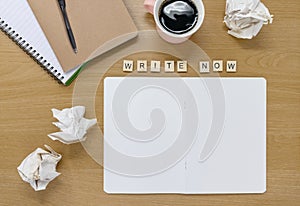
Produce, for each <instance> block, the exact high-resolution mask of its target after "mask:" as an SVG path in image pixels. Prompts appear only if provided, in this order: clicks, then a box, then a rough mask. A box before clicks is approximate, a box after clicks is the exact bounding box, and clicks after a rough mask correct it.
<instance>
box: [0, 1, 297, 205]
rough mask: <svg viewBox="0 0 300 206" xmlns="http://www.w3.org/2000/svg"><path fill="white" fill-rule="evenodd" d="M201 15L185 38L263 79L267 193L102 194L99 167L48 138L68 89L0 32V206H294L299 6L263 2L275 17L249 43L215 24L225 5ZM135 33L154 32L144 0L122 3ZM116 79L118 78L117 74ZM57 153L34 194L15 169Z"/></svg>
mask: <svg viewBox="0 0 300 206" xmlns="http://www.w3.org/2000/svg"><path fill="white" fill-rule="evenodd" d="M203 1H204V4H205V8H206V16H205V21H204V24H203V26H202V28H201V30H200V31H199V32H198V33H197V34H195V35H194V36H193V37H192V39H191V40H192V41H194V42H195V43H197V44H198V45H199V46H200V47H201V48H202V49H203V50H204V51H205V52H206V53H207V54H208V55H209V56H210V58H211V59H216V58H218V59H224V60H227V59H236V60H237V61H238V72H237V73H236V74H231V75H228V74H226V73H225V72H223V73H222V74H221V76H262V77H265V78H266V79H267V81H268V107H267V111H268V114H267V192H266V193H265V194H259V195H108V194H105V193H104V192H103V189H102V185H103V169H102V167H101V166H100V165H98V164H96V163H95V162H94V161H93V160H92V159H91V158H90V157H89V156H88V155H87V153H86V152H85V150H84V149H83V148H82V146H81V144H74V145H70V146H67V145H63V144H61V143H59V142H54V141H51V140H50V139H49V138H48V137H47V134H49V133H51V132H53V131H56V128H55V127H54V126H52V125H51V122H52V121H53V120H54V119H53V118H52V115H51V112H50V109H51V108H54V107H55V108H65V107H70V106H71V105H72V91H73V87H74V84H73V85H72V86H70V87H64V86H62V85H58V84H56V83H55V82H54V81H53V80H52V79H51V78H49V76H48V75H47V74H46V73H45V72H43V71H42V70H41V69H40V67H39V66H38V65H37V64H36V63H35V62H34V61H33V60H32V59H30V58H29V57H28V56H27V55H26V54H25V53H23V52H22V51H21V50H20V49H19V48H18V47H17V46H16V45H15V44H14V43H13V42H12V41H11V40H10V39H9V38H7V36H5V35H4V34H3V33H1V32H0V70H1V73H0V141H1V146H0V148H1V150H0V156H1V160H0V161H1V162H0V163H1V164H0V176H1V181H0V205H114V206H118V205H131V206H134V205H136V206H139V205H157V206H158V205H164V206H167V205H231V206H233V205H300V49H299V46H300V29H299V25H300V3H299V1H298V0H276V1H271V0H264V1H263V2H264V3H265V4H266V5H267V6H268V8H269V9H270V11H271V13H272V14H274V15H275V18H274V22H273V24H272V25H266V26H264V28H263V29H262V31H261V33H260V34H259V35H258V36H257V37H256V38H255V39H253V40H237V39H235V38H233V37H231V36H229V35H228V34H227V33H226V31H227V29H226V28H225V26H224V24H223V23H222V19H223V16H224V8H225V0H215V1H209V0H203ZM125 3H126V5H127V7H128V9H129V11H130V12H131V14H132V16H133V18H134V21H135V23H136V25H137V27H138V28H139V29H140V30H144V29H154V22H153V19H152V17H151V16H150V15H148V14H146V13H145V12H144V10H143V6H142V4H143V1H142V0H139V1H136V0H125ZM120 74H122V72H120ZM44 144H48V145H51V146H52V147H53V148H54V149H55V150H56V151H57V152H59V153H61V154H63V159H62V161H61V162H60V164H59V166H58V171H59V172H61V173H62V175H61V176H60V177H58V178H57V179H55V180H54V181H53V182H51V183H50V184H49V186H48V188H47V190H46V191H42V192H34V191H33V189H32V188H31V187H30V186H29V185H28V184H26V183H24V182H23V181H22V180H21V179H20V177H19V175H18V173H17V170H16V167H17V166H18V165H19V164H20V162H21V161H22V160H23V158H24V157H25V156H26V155H28V154H29V153H30V152H32V151H33V150H34V149H35V148H37V147H42V146H43V145H44Z"/></svg>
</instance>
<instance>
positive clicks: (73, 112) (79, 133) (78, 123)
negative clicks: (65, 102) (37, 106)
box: [48, 106, 97, 144]
mask: <svg viewBox="0 0 300 206" xmlns="http://www.w3.org/2000/svg"><path fill="white" fill-rule="evenodd" d="M52 113H53V117H55V118H56V119H57V120H58V121H59V122H53V124H54V125H55V126H57V127H58V128H60V130H61V131H60V132H55V133H52V134H49V135H48V137H50V138H51V139H52V140H59V141H60V142H62V143H64V144H72V143H76V142H81V141H84V140H85V138H86V136H85V135H86V133H87V130H88V129H89V128H90V127H92V126H93V125H95V124H96V123H97V119H86V118H84V117H83V116H84V113H85V107H84V106H75V107H72V108H66V109H63V110H58V109H52Z"/></svg>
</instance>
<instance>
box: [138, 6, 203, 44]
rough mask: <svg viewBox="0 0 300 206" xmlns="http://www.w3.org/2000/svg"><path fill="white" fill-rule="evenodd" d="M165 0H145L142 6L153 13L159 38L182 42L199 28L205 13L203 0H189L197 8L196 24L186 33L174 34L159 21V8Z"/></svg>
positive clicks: (175, 42) (174, 42)
mask: <svg viewBox="0 0 300 206" xmlns="http://www.w3.org/2000/svg"><path fill="white" fill-rule="evenodd" d="M165 1H167V0H145V2H144V7H145V8H146V10H147V11H148V12H149V13H151V14H153V16H154V20H155V23H156V29H157V32H158V34H159V35H160V36H161V38H163V39H164V40H166V41H167V42H170V43H173V44H178V43H182V42H184V41H186V40H188V39H189V38H190V37H191V36H192V35H193V34H194V33H196V32H197V31H198V30H199V29H200V27H201V25H202V23H203V20H204V15H205V10H204V5H203V2H202V0H191V1H192V2H193V3H194V4H195V6H196V8H197V10H198V19H197V22H196V25H195V26H194V27H193V28H192V29H191V30H190V31H188V32H186V33H183V34H174V33H171V32H169V31H167V30H166V29H165V28H164V27H163V26H162V25H161V23H160V21H159V12H160V8H161V5H162V4H163V3H164V2H165Z"/></svg>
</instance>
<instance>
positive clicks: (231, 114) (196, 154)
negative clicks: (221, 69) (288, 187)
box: [104, 77, 266, 194]
mask: <svg viewBox="0 0 300 206" xmlns="http://www.w3.org/2000/svg"><path fill="white" fill-rule="evenodd" d="M157 109H158V110H160V111H162V113H161V114H159V113H157ZM162 119H165V121H161V120H162ZM157 122H158V123H159V125H160V126H161V129H162V130H161V132H160V133H158V136H156V138H152V139H145V138H146V137H147V135H148V134H151V131H150V130H151V129H152V130H156V129H157V128H156V127H155V126H153V125H155V123H157ZM131 127H133V128H131ZM195 127H196V130H195V131H196V132H195V133H193V132H191V131H193V130H194V129H195ZM134 128H135V129H136V131H135V130H134ZM147 130H149V131H148V132H144V131H147ZM157 131H158V130H157ZM181 132H183V134H182V135H183V137H184V138H183V140H184V141H186V142H184V141H183V142H181V144H180V145H179V146H182V147H185V146H186V145H188V144H190V147H189V148H188V149H185V151H186V153H182V154H183V158H181V159H180V158H179V159H178V161H177V162H176V164H175V165H172V167H170V168H168V169H166V170H159V169H161V168H163V166H165V168H166V167H168V166H169V165H167V164H170V162H169V161H168V160H169V158H170V154H169V155H167V154H168V153H167V152H168V151H171V150H172V149H173V148H174V147H175V145H176V142H177V141H178V140H179V137H181V136H180V135H181ZM191 135H194V137H193V138H192V139H191ZM104 140H105V144H104V191H105V192H107V193H128V194H135V193H138V194H140V193H184V194H219V193H263V192H265V190H266V81H265V79H263V78H146V77H145V78H144V77H128V78H122V77H108V78H106V79H105V81H104ZM111 148H113V150H112V149H111ZM176 150H177V151H180V150H181V147H177V148H176ZM176 150H175V152H174V151H173V153H171V154H174V156H176V155H177V154H176ZM117 153H120V154H122V155H123V156H122V155H118V154H117ZM161 154H166V155H164V156H162V158H157V157H160V155H161ZM135 158H136V159H135ZM151 158H152V159H151ZM128 159H130V160H132V161H128ZM151 160H155V161H156V162H153V161H151ZM148 162H149V164H150V165H149V164H148ZM163 164H165V165H163ZM145 168H147V169H146V170H143V169H145ZM147 172H149V174H148V173H147Z"/></svg>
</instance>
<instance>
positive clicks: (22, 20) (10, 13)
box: [0, 0, 137, 85]
mask: <svg viewBox="0 0 300 206" xmlns="http://www.w3.org/2000/svg"><path fill="white" fill-rule="evenodd" d="M28 2H29V3H30V4H29V3H28ZM28 2H27V0H18V1H7V0H6V1H4V0H0V5H1V7H0V29H1V30H2V31H4V32H5V33H6V34H7V35H8V36H9V37H10V38H11V39H12V40H13V41H15V42H16V43H17V44H18V45H19V46H20V48H22V49H23V50H24V51H25V52H26V53H28V54H29V55H30V56H31V57H32V58H34V59H35V60H36V61H37V62H38V63H39V64H40V65H41V66H42V67H43V68H44V69H45V70H46V71H48V72H49V73H50V74H51V75H52V76H54V77H55V78H56V79H57V80H58V81H60V82H62V83H63V84H65V85H69V84H70V83H71V82H72V81H73V80H74V79H75V78H76V76H77V75H78V73H79V72H80V71H81V69H82V68H83V67H84V65H85V64H84V63H85V62H87V61H88V60H91V59H92V58H94V57H96V56H98V55H100V54H102V53H104V52H106V51H108V50H110V49H112V48H114V47H116V46H118V45H120V44H122V43H124V42H125V41H128V40H129V39H131V38H133V37H135V36H136V35H137V32H136V28H135V26H134V24H133V22H132V19H131V17H130V16H129V14H128V12H127V10H126V7H125V5H124V4H123V2H122V0H115V1H105V2H110V3H105V4H102V2H103V1H92V0H88V1H68V0H67V1H66V2H67V10H68V13H69V16H70V17H69V18H70V22H71V24H72V28H73V30H74V31H73V32H74V35H75V38H76V40H77V43H78V47H79V48H78V49H79V52H78V55H77V56H76V55H74V53H73V51H72V50H69V47H70V43H69V40H68V37H67V32H66V31H65V28H64V22H63V20H62V19H61V18H62V17H61V14H60V13H58V12H59V7H58V4H57V0H49V1H48V0H47V1H36V0H35V1H28ZM74 2H76V3H74ZM100 2H101V5H102V6H104V8H103V7H101V8H102V9H104V10H105V9H107V10H109V9H110V8H111V5H113V4H114V3H115V4H116V6H115V8H116V9H115V10H114V11H119V14H118V15H117V16H118V17H119V18H121V19H122V21H120V22H118V21H115V19H113V20H112V21H109V22H108V21H107V19H105V21H106V22H108V23H109V25H108V26H107V23H105V24H103V21H98V20H99V17H101V15H103V12H102V11H99V12H102V14H101V13H97V12H96V11H97V9H95V7H97V6H98V7H99V5H100ZM79 4H81V5H79ZM45 6H46V7H45ZM74 6H75V8H74ZM78 6H81V8H83V7H85V8H86V9H87V10H86V11H85V12H83V11H82V10H81V9H80V8H78ZM91 7H92V8H93V7H94V8H93V9H91ZM70 9H71V11H69V10H70ZM104 14H105V15H107V14H108V13H107V12H106V13H104ZM78 16H80V18H78ZM89 18H94V21H97V22H98V24H95V23H94V22H91V21H88V19H89ZM99 23H101V24H99ZM124 24H125V25H128V27H127V29H125V28H124V27H122V26H123V25H124ZM57 26H58V28H56V27H57ZM109 26H112V28H111V27H109ZM117 37H119V38H117Z"/></svg>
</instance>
